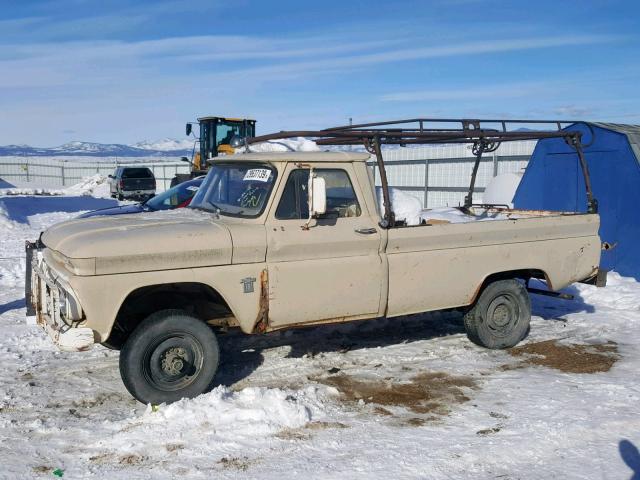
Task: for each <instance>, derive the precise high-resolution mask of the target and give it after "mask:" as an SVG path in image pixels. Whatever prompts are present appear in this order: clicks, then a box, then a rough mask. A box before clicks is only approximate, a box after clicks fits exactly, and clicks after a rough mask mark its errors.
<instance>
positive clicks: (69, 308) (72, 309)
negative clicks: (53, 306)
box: [58, 288, 82, 325]
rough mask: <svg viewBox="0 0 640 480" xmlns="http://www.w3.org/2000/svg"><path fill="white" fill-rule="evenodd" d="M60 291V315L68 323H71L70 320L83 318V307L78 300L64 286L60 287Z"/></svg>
mask: <svg viewBox="0 0 640 480" xmlns="http://www.w3.org/2000/svg"><path fill="white" fill-rule="evenodd" d="M58 291H59V292H60V299H59V300H60V316H61V317H62V319H63V320H64V321H65V323H66V324H67V325H71V323H70V322H73V321H77V320H81V319H82V308H81V307H80V303H79V302H78V300H77V299H76V298H75V296H73V295H72V294H70V293H69V292H67V291H66V290H64V289H62V288H58Z"/></svg>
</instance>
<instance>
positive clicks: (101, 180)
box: [2, 173, 110, 198]
mask: <svg viewBox="0 0 640 480" xmlns="http://www.w3.org/2000/svg"><path fill="white" fill-rule="evenodd" d="M2 194H3V195H41V196H56V195H67V196H72V197H77V196H84V195H89V196H93V197H102V198H105V197H109V196H110V191H109V182H108V178H107V177H105V176H104V175H101V174H99V173H96V174H95V175H92V176H90V177H84V178H83V179H82V181H80V182H78V183H76V184H75V185H72V186H70V187H67V188H63V189H59V188H56V189H53V188H8V189H6V190H3V191H2Z"/></svg>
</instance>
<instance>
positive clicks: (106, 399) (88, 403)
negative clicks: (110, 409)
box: [73, 392, 123, 408]
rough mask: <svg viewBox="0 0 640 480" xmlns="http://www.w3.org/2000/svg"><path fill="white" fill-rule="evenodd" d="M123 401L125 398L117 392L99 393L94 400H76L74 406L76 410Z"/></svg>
mask: <svg viewBox="0 0 640 480" xmlns="http://www.w3.org/2000/svg"><path fill="white" fill-rule="evenodd" d="M122 400H123V396H122V395H120V394H119V393H116V392H108V393H99V394H98V395H96V396H95V397H94V398H86V399H81V400H75V401H74V402H73V406H74V407H76V408H94V407H99V406H101V405H104V404H105V403H117V402H121V401H122Z"/></svg>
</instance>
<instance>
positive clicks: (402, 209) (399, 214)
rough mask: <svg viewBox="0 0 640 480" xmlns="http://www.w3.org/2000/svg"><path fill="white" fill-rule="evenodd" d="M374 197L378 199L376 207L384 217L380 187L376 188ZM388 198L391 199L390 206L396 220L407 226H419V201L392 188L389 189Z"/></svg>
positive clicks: (420, 207) (420, 204) (420, 210)
mask: <svg viewBox="0 0 640 480" xmlns="http://www.w3.org/2000/svg"><path fill="white" fill-rule="evenodd" d="M376 196H377V197H378V207H379V209H380V212H381V214H382V216H383V217H384V214H385V212H386V210H385V208H384V198H383V196H382V187H376ZM389 196H390V197H391V205H392V207H393V213H395V215H396V220H402V221H404V222H405V223H406V224H407V225H420V212H422V202H421V201H420V200H418V199H417V198H416V197H414V196H412V195H409V194H408V193H405V192H403V191H402V190H399V189H397V188H393V187H391V188H389Z"/></svg>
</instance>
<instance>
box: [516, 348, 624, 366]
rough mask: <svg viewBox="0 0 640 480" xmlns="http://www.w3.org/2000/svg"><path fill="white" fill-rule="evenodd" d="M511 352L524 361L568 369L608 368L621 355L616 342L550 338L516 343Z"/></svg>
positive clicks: (530, 363)
mask: <svg viewBox="0 0 640 480" xmlns="http://www.w3.org/2000/svg"><path fill="white" fill-rule="evenodd" d="M509 353H510V354H511V355H512V356H514V357H517V358H521V359H523V360H522V361H523V363H524V364H529V365H539V366H543V367H548V368H555V369H556V370H560V371H561V372H565V373H599V372H608V371H609V370H611V367H613V365H614V364H615V363H616V362H617V361H618V359H619V358H620V355H619V353H618V345H617V344H616V343H615V342H607V343H603V344H598V345H583V344H573V345H564V344H560V343H558V342H557V341H555V340H546V341H544V342H537V343H529V344H527V345H522V346H519V347H514V348H512V349H510V350H509ZM517 367H518V366H515V368H517Z"/></svg>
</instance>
